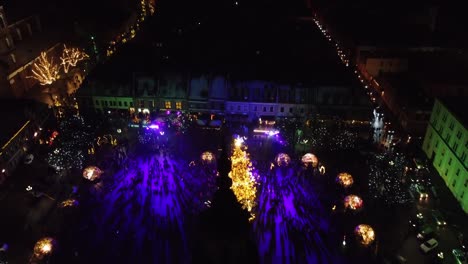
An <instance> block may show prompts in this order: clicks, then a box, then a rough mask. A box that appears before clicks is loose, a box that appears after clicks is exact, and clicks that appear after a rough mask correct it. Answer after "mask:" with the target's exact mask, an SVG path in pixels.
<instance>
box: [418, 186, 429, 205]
mask: <svg viewBox="0 0 468 264" xmlns="http://www.w3.org/2000/svg"><path fill="white" fill-rule="evenodd" d="M415 191H416V194H417V197H416V198H418V199H419V200H420V201H423V200H427V198H429V194H428V193H427V191H426V188H424V186H422V185H420V184H416V186H415Z"/></svg>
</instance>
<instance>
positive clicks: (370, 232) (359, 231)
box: [354, 225, 375, 246]
mask: <svg viewBox="0 0 468 264" xmlns="http://www.w3.org/2000/svg"><path fill="white" fill-rule="evenodd" d="M354 234H355V235H356V237H357V239H358V241H359V242H360V243H361V244H362V245H364V246H368V245H370V244H372V242H374V240H375V232H374V229H372V227H371V226H370V225H358V226H356V228H355V229H354Z"/></svg>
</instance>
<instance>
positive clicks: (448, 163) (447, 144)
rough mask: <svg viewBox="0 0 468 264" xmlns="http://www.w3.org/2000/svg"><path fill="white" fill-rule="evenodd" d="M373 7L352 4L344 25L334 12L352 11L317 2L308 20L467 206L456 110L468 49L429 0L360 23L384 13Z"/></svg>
mask: <svg viewBox="0 0 468 264" xmlns="http://www.w3.org/2000/svg"><path fill="white" fill-rule="evenodd" d="M324 6H327V5H326V4H325V5H324ZM317 7H318V6H316V8H317ZM352 8H354V7H352ZM373 8H374V9H375V8H376V7H373ZM373 8H370V9H369V10H365V9H363V10H359V12H360V13H361V14H360V16H359V17H358V18H356V19H353V20H350V23H349V25H343V24H342V23H339V22H337V21H340V19H342V17H340V15H344V16H346V14H354V12H349V10H341V11H340V10H334V9H333V8H331V7H329V6H327V7H326V8H323V7H318V9H319V10H320V12H321V14H320V15H319V14H315V15H314V16H313V17H312V20H313V21H314V22H316V23H317V24H318V25H319V28H320V29H321V30H322V32H325V34H326V37H328V39H329V41H330V42H331V43H332V45H334V46H336V49H337V55H338V56H340V57H341V59H342V60H343V61H344V63H346V66H352V67H355V73H356V77H357V78H358V79H359V80H360V81H361V82H362V83H363V86H365V88H369V93H370V95H371V97H372V99H373V100H375V101H376V102H378V103H381V104H383V105H385V106H386V108H387V109H388V110H389V111H390V112H391V114H392V115H393V116H394V120H395V121H397V122H398V123H399V125H400V127H401V128H403V130H405V132H407V133H408V134H409V135H411V136H412V138H421V139H422V140H421V144H422V149H423V151H424V152H425V153H426V155H427V157H428V158H429V159H430V160H431V163H432V164H433V165H434V167H435V169H436V170H437V171H438V173H439V174H440V176H441V178H442V179H443V180H444V181H445V183H446V185H447V186H448V188H449V189H450V190H451V191H452V193H453V195H454V197H456V199H457V200H458V201H459V202H460V204H461V207H462V208H463V210H464V211H465V212H468V198H467V195H466V194H465V193H467V192H468V174H467V170H466V167H467V161H466V155H468V149H467V147H468V137H467V136H468V135H467V127H468V123H467V120H466V114H465V113H464V111H463V109H464V107H463V103H464V102H466V101H467V100H466V98H467V97H468V78H466V74H465V73H466V72H467V71H468V54H467V53H466V51H465V50H464V49H462V48H461V47H463V44H462V42H459V41H458V40H456V38H457V36H455V35H454V34H451V33H450V32H453V29H452V27H453V26H454V25H451V26H448V24H447V23H446V22H447V20H446V18H447V17H448V16H450V14H444V13H443V12H442V10H445V9H443V8H439V7H438V6H436V5H435V4H429V5H428V6H426V7H425V8H419V7H418V8H415V9H414V10H413V9H412V11H409V12H410V13H411V12H414V14H413V16H408V17H403V18H399V17H395V18H394V19H392V20H386V19H382V21H385V22H384V25H381V24H379V23H380V22H379V23H376V24H375V25H374V24H369V23H368V21H373V20H372V19H371V20H369V19H368V18H369V17H373V16H385V15H388V14H392V12H388V10H372V9H373ZM356 10H358V9H356ZM332 13H337V14H340V15H337V16H334V15H333V14H332ZM333 17H335V18H336V21H333ZM353 17H355V15H353ZM330 18H331V19H330ZM444 19H445V20H444ZM452 20H453V19H452ZM386 21H391V23H387V22H386ZM453 21H455V20H453ZM377 25H378V26H377ZM379 27H380V28H379ZM450 40H456V41H455V42H454V43H449V42H448V41H450ZM457 42H458V43H457ZM457 46H458V48H457ZM453 98H458V99H456V100H455V99H453Z"/></svg>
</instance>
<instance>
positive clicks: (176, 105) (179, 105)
mask: <svg viewBox="0 0 468 264" xmlns="http://www.w3.org/2000/svg"><path fill="white" fill-rule="evenodd" d="M175 108H176V109H179V110H180V109H182V102H176V103H175Z"/></svg>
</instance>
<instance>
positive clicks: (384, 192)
mask: <svg viewBox="0 0 468 264" xmlns="http://www.w3.org/2000/svg"><path fill="white" fill-rule="evenodd" d="M392 164H393V165H392ZM405 165H406V161H405V158H404V157H403V155H400V154H398V153H397V154H392V153H384V154H378V155H375V156H374V157H373V159H372V160H371V161H370V165H369V193H370V194H371V195H372V196H373V197H374V198H376V199H380V200H381V201H382V202H384V203H386V204H389V205H391V204H404V203H407V202H411V197H409V195H408V192H407V191H406V190H405V189H404V188H403V184H402V182H401V176H403V173H404V169H405Z"/></svg>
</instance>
